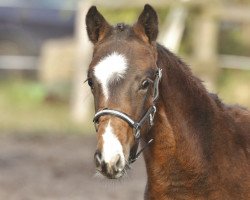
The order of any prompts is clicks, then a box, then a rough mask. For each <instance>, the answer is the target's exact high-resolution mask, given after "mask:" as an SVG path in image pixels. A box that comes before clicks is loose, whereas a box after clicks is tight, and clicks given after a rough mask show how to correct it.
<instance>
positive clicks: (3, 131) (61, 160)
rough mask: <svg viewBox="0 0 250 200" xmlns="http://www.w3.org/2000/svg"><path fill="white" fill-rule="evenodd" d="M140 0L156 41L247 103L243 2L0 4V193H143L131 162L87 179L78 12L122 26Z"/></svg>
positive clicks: (234, 100) (85, 50)
mask: <svg viewBox="0 0 250 200" xmlns="http://www.w3.org/2000/svg"><path fill="white" fill-rule="evenodd" d="M145 3H150V4H151V5H152V6H153V7H154V8H155V9H156V10H157V12H158V15H159V21H160V35H159V37H158V41H159V42H160V43H162V44H164V45H165V46H166V47H168V48H169V49H171V50H172V51H173V52H175V53H176V54H177V55H179V56H180V57H182V58H183V59H184V60H185V61H186V63H188V64H189V65H190V67H191V68H192V70H193V72H194V73H195V74H196V75H197V76H199V77H200V78H201V79H202V80H204V84H205V85H206V87H207V88H208V90H210V91H213V92H216V93H218V94H219V96H220V98H221V99H222V100H223V101H224V102H226V103H229V104H241V105H242V106H244V107H246V108H250V1H249V0H182V1H181V0H178V1H177V0H159V1H143V0H137V1H132V0H126V1H125V0H124V1H122V0H121V1H117V0H107V1H101V0H100V1H90V0H89V1H87V0H43V1H39V0H0V199H13V200H20V199H25V200H28V199H32V200H34V199H35V200H36V199H43V200H44V199H45V200H47V199H60V200H61V199H71V200H76V199H84V200H85V199H93V200H98V199H102V200H105V199H121V200H123V199H124V200H125V199H135V200H136V199H143V191H144V186H145V182H146V180H145V169H144V166H143V161H142V159H140V160H139V161H138V162H137V163H135V164H134V165H133V170H131V172H129V174H128V175H127V177H125V179H124V180H123V181H115V182H114V181H111V182H110V181H106V180H103V179H99V178H96V177H95V176H94V174H95V169H94V164H93V152H94V150H95V145H96V141H95V131H94V129H93V124H92V117H93V114H94V111H93V109H92V107H93V106H92V104H91V102H92V100H93V98H92V96H91V94H90V91H89V88H88V86H87V85H86V84H84V80H85V79H86V70H87V67H88V63H89V59H90V56H91V44H90V43H89V41H88V39H87V36H86V31H85V14H86V12H87V10H88V8H89V7H90V6H91V5H97V6H98V9H99V10H100V12H101V13H102V14H103V15H104V16H105V18H106V19H107V20H108V21H109V22H110V23H111V24H115V23H118V22H126V23H129V24H132V23H134V22H135V20H137V17H138V15H139V14H140V12H141V11H142V9H143V6H144V4H145Z"/></svg>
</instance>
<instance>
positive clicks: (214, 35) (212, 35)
mask: <svg viewBox="0 0 250 200" xmlns="http://www.w3.org/2000/svg"><path fill="white" fill-rule="evenodd" d="M200 9H201V13H200V14H199V16H196V20H195V21H194V27H193V33H192V35H193V57H194V66H196V67H195V68H194V71H195V72H196V73H197V74H198V75H199V76H200V77H201V78H202V79H203V80H204V81H205V85H206V87H207V88H209V89H211V90H213V91H214V90H215V89H216V80H217V75H218V70H219V68H218V58H217V57H218V52H217V44H218V30H219V28H218V27H219V23H218V20H217V19H216V18H215V15H214V11H215V10H216V9H215V8H214V7H213V6H212V5H206V7H205V8H204V7H201V8H200Z"/></svg>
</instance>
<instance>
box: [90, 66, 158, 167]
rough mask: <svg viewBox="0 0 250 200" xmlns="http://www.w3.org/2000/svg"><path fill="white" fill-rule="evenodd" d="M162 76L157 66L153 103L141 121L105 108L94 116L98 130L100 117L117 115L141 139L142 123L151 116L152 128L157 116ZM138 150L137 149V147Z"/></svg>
mask: <svg viewBox="0 0 250 200" xmlns="http://www.w3.org/2000/svg"><path fill="white" fill-rule="evenodd" d="M161 77H162V69H160V68H157V72H156V78H155V80H154V96H153V104H152V105H151V106H150V107H149V109H148V110H147V112H146V113H145V114H144V116H143V117H142V118H141V119H140V121H139V122H136V121H135V120H133V119H131V118H130V117H129V116H128V115H127V114H125V113H123V112H121V111H118V110H113V109H108V108H104V109H103V110H100V111H98V112H97V113H96V114H95V116H94V119H93V122H94V124H95V129H96V131H97V130H98V128H97V127H98V120H99V118H100V117H101V116H104V115H113V116H115V117H118V118H120V119H122V120H124V121H126V122H127V123H128V124H129V125H130V126H131V127H132V128H133V129H134V137H135V139H136V140H137V141H138V140H139V139H140V136H141V130H140V129H141V127H142V125H143V124H144V123H145V122H146V120H147V119H148V118H149V125H150V128H151V127H152V126H153V120H154V116H155V113H156V106H155V102H156V100H157V99H158V97H159V82H160V79H161ZM152 141H153V139H151V140H149V142H148V143H147V145H148V144H150V143H151V142H152ZM137 145H138V144H137ZM147 145H146V146H147ZM146 146H144V147H143V148H142V149H141V150H140V151H139V152H138V153H136V154H134V155H133V156H132V157H131V158H130V160H129V164H130V163H133V162H134V161H136V160H137V158H138V157H139V155H140V154H141V153H142V151H143V150H144V149H145V147H146ZM136 151H137V148H136Z"/></svg>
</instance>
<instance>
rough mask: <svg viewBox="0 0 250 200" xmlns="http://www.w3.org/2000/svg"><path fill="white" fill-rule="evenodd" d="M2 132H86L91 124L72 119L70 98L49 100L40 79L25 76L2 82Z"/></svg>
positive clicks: (0, 107)
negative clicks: (28, 78) (24, 78)
mask: <svg viewBox="0 0 250 200" xmlns="http://www.w3.org/2000/svg"><path fill="white" fill-rule="evenodd" d="M0 91H1V92H0V111H1V112H0V131H1V132H2V133H3V132H21V133H22V132H26V133H27V132H36V133H74V134H75V133H86V132H90V131H91V127H92V124H90V123H91V120H90V123H89V124H84V123H83V124H76V123H74V122H72V120H71V118H70V108H69V102H68V100H67V99H63V100H62V99H50V98H48V96H47V91H46V89H45V88H44V87H43V86H42V85H41V84H40V83H38V82H36V81H32V80H23V79H11V80H5V81H0Z"/></svg>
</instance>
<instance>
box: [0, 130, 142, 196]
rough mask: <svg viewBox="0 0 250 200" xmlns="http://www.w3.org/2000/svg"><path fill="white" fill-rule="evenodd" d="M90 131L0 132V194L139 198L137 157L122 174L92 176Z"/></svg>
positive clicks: (139, 180)
mask: <svg viewBox="0 0 250 200" xmlns="http://www.w3.org/2000/svg"><path fill="white" fill-rule="evenodd" d="M95 145H96V141H95V137H94V136H93V137H90V136H79V135H77V136H76V135H74V136H48V135H46V136H41V135H39V136H38V135H36V136H31V135H23V134H21V135H18V134H15V135H2V136H0V200H40V199H41V200H57V199H58V200H99V199H100V200H107V199H109V200H111V199H118V200H139V199H140V200H142V199H143V193H144V187H145V183H146V178H145V168H144V163H143V159H142V158H140V159H139V160H138V161H137V162H136V163H134V164H133V165H132V170H130V171H129V172H128V175H126V177H125V178H124V179H122V180H118V181H110V180H107V179H104V178H102V177H96V176H95V175H94V174H95V169H94V163H93V154H94V150H95Z"/></svg>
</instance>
